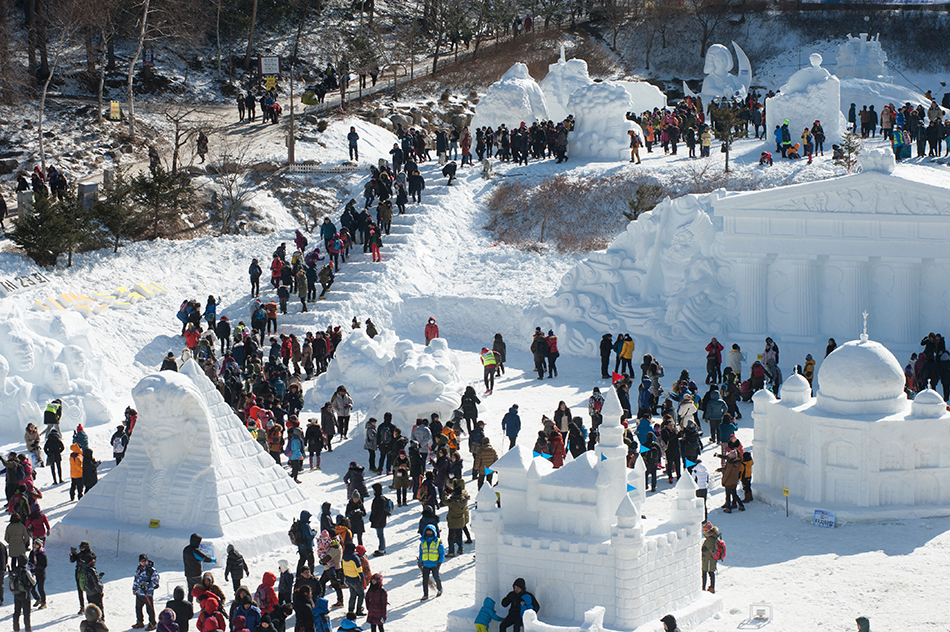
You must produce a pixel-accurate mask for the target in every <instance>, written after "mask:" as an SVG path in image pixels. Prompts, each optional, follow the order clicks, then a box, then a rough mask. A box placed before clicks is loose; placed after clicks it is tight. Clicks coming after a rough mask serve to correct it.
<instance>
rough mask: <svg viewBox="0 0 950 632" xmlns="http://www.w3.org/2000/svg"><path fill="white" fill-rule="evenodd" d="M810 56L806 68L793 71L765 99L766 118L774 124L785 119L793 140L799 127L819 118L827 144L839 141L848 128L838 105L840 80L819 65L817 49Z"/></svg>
mask: <svg viewBox="0 0 950 632" xmlns="http://www.w3.org/2000/svg"><path fill="white" fill-rule="evenodd" d="M809 60H810V62H811V65H810V66H809V67H808V68H803V69H802V70H799V71H797V72H795V73H794V74H793V75H792V76H791V77H789V79H788V81H787V82H786V83H785V85H783V86H782V87H781V89H780V90H779V93H778V94H776V95H775V96H774V97H772V98H771V99H766V106H765V111H766V112H767V113H768V121H767V122H768V124H770V125H772V126H775V125H781V123H782V121H785V120H787V121H788V122H789V125H788V129H789V131H790V132H791V134H792V139H793V141H794V139H796V138H798V134H800V132H799V130H802V129H804V128H806V127H807V128H808V129H811V127H812V124H813V123H814V121H816V120H817V121H821V126H822V129H824V132H825V140H826V144H828V145H829V146H830V145H831V144H832V143H837V142H840V141H841V136H842V135H843V134H844V132H845V130H846V129H847V121H846V119H845V118H844V116H843V115H842V114H841V111H840V109H839V104H840V103H841V81H839V79H838V78H837V77H835V76H834V75H832V74H831V73H830V72H828V71H827V70H825V69H824V68H822V67H821V61H822V59H821V55H819V54H818V53H812V54H811V56H810V57H809Z"/></svg>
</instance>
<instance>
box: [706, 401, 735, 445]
mask: <svg viewBox="0 0 950 632" xmlns="http://www.w3.org/2000/svg"><path fill="white" fill-rule="evenodd" d="M728 410H729V406H728V405H727V404H726V402H724V401H723V400H722V399H721V398H720V395H719V390H718V389H716V388H710V391H709V401H708V402H706V410H704V411H703V419H704V420H706V422H708V423H709V443H711V444H716V443H719V442H720V437H721V436H722V433H721V432H720V428H719V426H720V424H721V423H722V421H723V419H724V418H725V415H726V414H727V412H728Z"/></svg>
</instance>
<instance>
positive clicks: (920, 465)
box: [914, 445, 939, 470]
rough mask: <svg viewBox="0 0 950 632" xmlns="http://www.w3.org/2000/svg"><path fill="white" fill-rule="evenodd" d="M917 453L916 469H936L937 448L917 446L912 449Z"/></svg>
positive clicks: (937, 460) (937, 461)
mask: <svg viewBox="0 0 950 632" xmlns="http://www.w3.org/2000/svg"><path fill="white" fill-rule="evenodd" d="M914 449H915V450H916V452H917V469H918V470H922V469H926V468H928V467H937V466H938V463H939V459H938V458H937V447H936V446H933V445H917V446H915V447H914Z"/></svg>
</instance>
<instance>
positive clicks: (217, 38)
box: [214, 0, 221, 81]
mask: <svg viewBox="0 0 950 632" xmlns="http://www.w3.org/2000/svg"><path fill="white" fill-rule="evenodd" d="M214 39H215V42H216V43H217V46H218V81H221V0H218V10H217V13H216V14H215V18H214Z"/></svg>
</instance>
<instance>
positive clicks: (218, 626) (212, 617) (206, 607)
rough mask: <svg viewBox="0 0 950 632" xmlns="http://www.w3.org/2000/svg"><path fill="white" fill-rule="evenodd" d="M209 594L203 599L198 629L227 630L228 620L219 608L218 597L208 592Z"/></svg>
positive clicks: (206, 631) (206, 630)
mask: <svg viewBox="0 0 950 632" xmlns="http://www.w3.org/2000/svg"><path fill="white" fill-rule="evenodd" d="M206 594H207V596H206V597H204V599H202V600H201V613H200V614H198V624H197V625H196V626H195V629H196V630H199V631H200V632H227V629H228V626H227V621H225V619H224V614H222V613H221V611H219V610H218V606H219V603H218V598H217V597H214V596H212V595H211V594H210V593H206Z"/></svg>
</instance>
